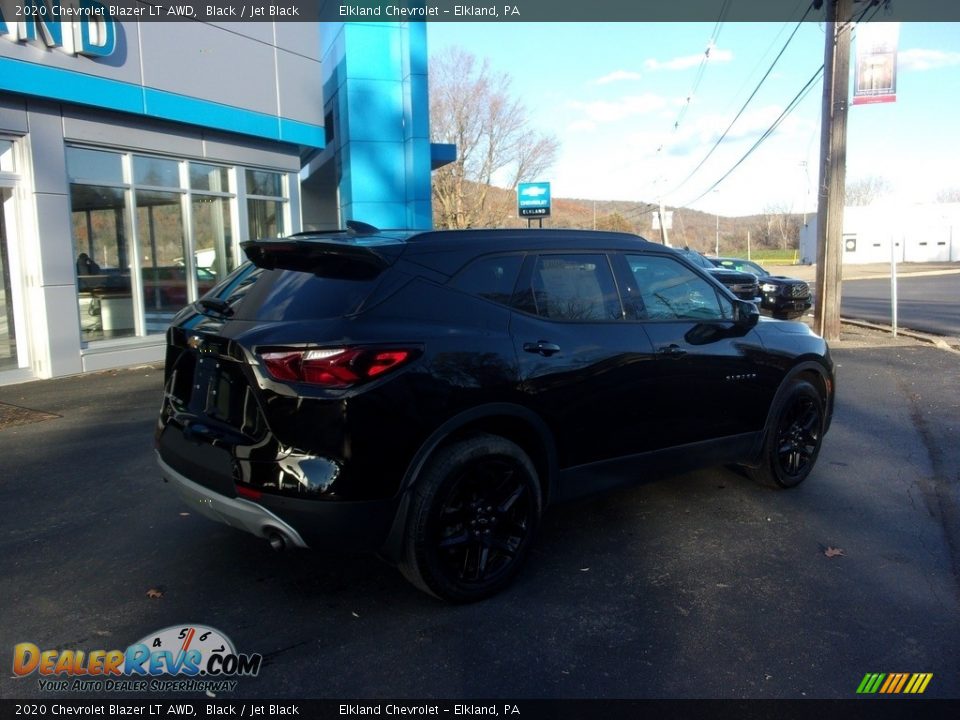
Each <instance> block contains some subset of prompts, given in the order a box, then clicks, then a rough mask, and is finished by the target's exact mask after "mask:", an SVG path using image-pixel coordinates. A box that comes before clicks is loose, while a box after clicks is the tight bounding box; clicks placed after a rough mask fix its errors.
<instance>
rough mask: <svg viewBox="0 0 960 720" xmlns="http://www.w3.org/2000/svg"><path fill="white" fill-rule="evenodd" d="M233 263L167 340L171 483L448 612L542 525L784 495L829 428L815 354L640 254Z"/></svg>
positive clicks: (467, 235) (440, 245) (506, 246)
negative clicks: (779, 491) (746, 492)
mask: <svg viewBox="0 0 960 720" xmlns="http://www.w3.org/2000/svg"><path fill="white" fill-rule="evenodd" d="M243 248H244V250H245V252H246V254H247V256H248V258H249V262H247V263H245V264H244V265H242V266H241V267H239V268H238V269H237V270H236V271H234V272H233V273H232V274H231V275H229V276H228V277H227V278H225V279H223V280H222V281H221V282H220V283H219V284H218V285H216V286H215V287H214V288H213V289H212V290H210V292H208V293H207V294H206V295H205V296H204V297H202V298H201V299H200V300H199V301H197V302H196V303H193V304H192V305H190V306H188V307H186V308H185V309H183V310H182V311H181V312H180V313H179V314H178V315H177V316H176V318H175V319H174V321H173V323H172V325H171V327H170V329H169V331H168V334H167V339H168V347H167V355H166V369H165V390H164V398H163V405H162V410H161V413H160V417H159V419H158V422H157V427H156V448H157V455H158V460H159V463H160V468H161V472H162V475H163V478H164V479H165V480H166V481H168V482H170V483H172V484H173V485H174V486H175V487H176V488H177V489H178V490H179V491H180V493H181V494H182V495H183V496H184V497H185V498H186V500H187V501H188V502H190V503H191V504H192V505H193V506H194V508H195V509H196V510H198V511H200V512H203V513H204V514H206V515H208V516H210V517H213V518H215V519H217V520H220V521H222V522H225V523H228V524H230V525H233V526H235V527H237V528H240V529H243V530H246V531H248V532H251V533H254V534H256V535H258V536H262V537H264V538H266V539H268V540H270V542H271V543H272V544H273V545H274V546H276V547H283V546H292V547H343V548H350V549H364V550H371V551H376V552H378V553H380V554H381V556H383V557H385V558H388V559H389V560H391V561H393V562H394V563H396V564H397V565H398V566H399V568H400V570H401V571H402V572H403V574H404V575H405V576H406V577H407V578H408V579H409V580H410V581H411V582H413V583H414V584H415V585H416V586H417V587H419V588H421V589H423V590H425V591H427V592H429V593H431V594H433V595H435V596H438V597H440V598H443V599H446V600H449V601H454V602H465V601H473V600H478V599H480V598H483V597H486V596H489V595H491V594H493V593H495V592H498V591H499V590H501V589H502V588H503V587H504V586H506V585H507V584H508V583H509V582H510V581H511V579H512V578H513V577H514V576H515V575H516V573H517V572H518V570H519V569H520V567H521V566H522V564H523V563H524V561H525V559H526V558H527V556H528V554H529V551H530V547H531V544H532V543H533V542H534V538H535V536H536V531H537V526H538V523H539V521H540V517H541V514H542V513H543V511H544V508H545V507H546V506H547V505H548V504H550V503H552V502H556V501H560V500H569V499H572V498H576V497H578V496H582V495H585V494H589V493H593V492H596V491H598V490H603V489H605V488H608V487H611V486H613V485H618V484H622V483H631V482H635V481H637V480H639V479H642V478H645V477H649V476H651V474H658V473H675V472H680V471H685V470H689V469H692V468H696V467H705V466H713V465H719V464H725V463H736V464H739V465H742V466H744V467H745V468H746V469H747V470H748V472H750V473H751V474H752V475H754V476H755V477H757V478H758V479H760V480H762V481H765V482H767V483H770V484H773V485H775V486H780V487H790V486H793V485H796V484H798V483H800V482H801V481H803V480H804V479H805V478H806V477H807V476H808V474H809V473H810V472H811V470H812V468H813V466H814V463H815V462H816V459H817V455H818V453H819V450H820V445H821V441H822V439H823V436H824V434H825V432H826V431H827V429H828V427H829V425H830V418H831V415H832V409H833V398H834V390H833V388H834V381H833V363H832V361H831V359H830V355H829V351H828V348H827V345H826V343H825V342H824V341H823V340H822V339H821V338H819V337H817V336H816V335H814V334H813V333H812V332H811V331H810V330H809V329H808V328H807V327H806V326H804V325H802V324H799V323H793V322H785V321H777V320H769V319H767V318H763V319H758V313H757V310H756V307H755V306H754V305H753V304H752V303H750V302H746V301H743V300H740V299H738V298H736V297H735V296H733V295H732V294H731V293H730V292H729V291H728V290H727V289H726V288H724V287H723V286H722V285H721V284H720V283H719V282H718V281H717V280H716V279H714V278H712V277H711V275H710V273H708V272H706V271H705V270H703V269H700V268H697V267H694V266H693V265H692V264H691V263H690V262H689V261H687V260H685V259H684V258H683V257H682V256H681V255H680V254H679V253H677V252H675V251H673V250H671V249H669V248H666V247H663V246H661V245H657V244H653V243H649V242H647V241H645V240H643V239H642V238H639V237H637V236H634V235H628V234H622V233H606V232H587V231H576V230H567V231H554V230H468V231H429V232H414V231H380V230H377V229H376V228H373V227H371V226H368V225H364V224H359V223H350V227H349V228H348V229H347V230H344V231H334V232H324V233H303V234H300V235H298V236H294V237H290V238H285V239H277V240H257V241H250V242H246V243H243Z"/></svg>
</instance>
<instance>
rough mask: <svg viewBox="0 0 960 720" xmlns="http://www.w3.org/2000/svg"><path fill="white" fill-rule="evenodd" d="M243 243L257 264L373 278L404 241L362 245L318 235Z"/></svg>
mask: <svg viewBox="0 0 960 720" xmlns="http://www.w3.org/2000/svg"><path fill="white" fill-rule="evenodd" d="M240 247H241V248H243V251H244V252H245V253H246V254H247V257H248V258H249V259H250V262H252V263H253V264H254V265H256V266H257V267H261V268H264V269H266V270H296V271H299V272H309V273H313V274H314V275H318V276H320V277H333V278H345V279H352V280H369V279H371V278H374V277H376V276H377V275H379V274H380V273H381V271H383V270H384V269H385V268H387V267H389V266H390V265H392V264H393V261H394V260H395V259H396V258H397V256H398V255H399V254H400V251H401V250H402V248H403V247H404V243H402V242H391V241H385V242H383V243H382V244H380V243H378V244H376V245H374V244H364V245H358V244H356V242H355V241H353V239H352V238H351V239H347V238H344V239H339V238H329V237H316V236H314V237H313V238H312V239H309V240H307V239H300V238H296V237H291V238H282V239H262V240H246V241H244V242H241V243H240Z"/></svg>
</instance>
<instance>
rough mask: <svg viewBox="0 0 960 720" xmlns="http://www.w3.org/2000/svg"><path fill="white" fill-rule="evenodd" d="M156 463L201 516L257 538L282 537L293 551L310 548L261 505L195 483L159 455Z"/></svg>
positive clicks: (284, 523) (167, 479)
mask: <svg viewBox="0 0 960 720" xmlns="http://www.w3.org/2000/svg"><path fill="white" fill-rule="evenodd" d="M157 463H159V465H160V472H161V474H162V475H163V479H164V480H165V481H166V482H169V483H170V484H171V485H173V487H174V488H175V489H176V490H177V492H178V493H179V494H180V496H181V497H182V498H183V499H184V501H185V502H186V503H187V505H189V506H191V507H192V508H194V509H195V510H196V511H197V512H199V513H201V514H202V515H206V516H207V517H208V518H210V519H211V520H216V521H217V522H222V523H224V524H226V525H230V526H231V527H235V528H237V529H238V530H244V531H246V532H248V533H250V534H252V535H256V536H257V537H262V538H270V537H272V536H274V535H280V536H281V537H282V538H283V539H284V541H285V542H286V543H287V544H289V545H291V546H293V547H298V548H306V547H308V545H307V543H306V542H304V540H303V538H302V537H301V536H300V533H299V532H297V531H296V530H295V529H294V528H293V527H291V526H290V525H289V524H288V523H286V522H284V521H283V520H281V519H280V518H279V517H277V516H276V515H275V514H274V513H272V512H270V510H268V509H267V508H265V507H263V506H262V505H258V504H257V503H255V502H251V501H249V500H244V499H243V498H239V497H238V498H229V497H226V496H224V495H221V494H220V493H218V492H214V491H213V490H210V489H209V488H206V487H204V486H203V485H199V484H198V483H195V482H193V480H190V479H189V478H187V477H184V476H183V475H181V474H180V473H178V472H177V471H176V470H174V469H173V468H172V467H170V466H169V465H167V464H166V463H165V462H164V461H163V458H161V457H160V454H159V453H157Z"/></svg>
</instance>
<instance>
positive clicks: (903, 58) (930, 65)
mask: <svg viewBox="0 0 960 720" xmlns="http://www.w3.org/2000/svg"><path fill="white" fill-rule="evenodd" d="M897 65H898V66H899V67H900V69H901V70H939V69H940V68H945V67H953V66H954V65H960V52H944V51H943V50H923V49H921V48H915V49H913V50H902V51H901V52H900V53H898V55H897Z"/></svg>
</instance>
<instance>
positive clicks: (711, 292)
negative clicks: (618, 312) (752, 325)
mask: <svg viewBox="0 0 960 720" xmlns="http://www.w3.org/2000/svg"><path fill="white" fill-rule="evenodd" d="M626 260H627V265H628V266H629V268H630V279H631V280H632V282H631V283H630V284H629V286H628V287H627V288H626V292H625V297H626V298H628V300H627V305H628V307H627V311H628V316H630V317H634V318H636V319H638V320H731V319H732V318H733V305H732V304H731V303H730V301H729V300H728V299H726V298H724V297H722V296H721V295H719V294H718V293H717V291H716V288H714V286H713V285H712V284H711V283H709V282H707V281H706V280H705V279H703V278H702V277H700V276H699V275H697V274H696V273H694V272H693V271H692V270H690V269H689V268H687V267H685V266H684V265H683V264H681V263H679V262H677V261H676V260H674V259H672V258H668V257H663V256H661V255H627V256H626Z"/></svg>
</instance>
